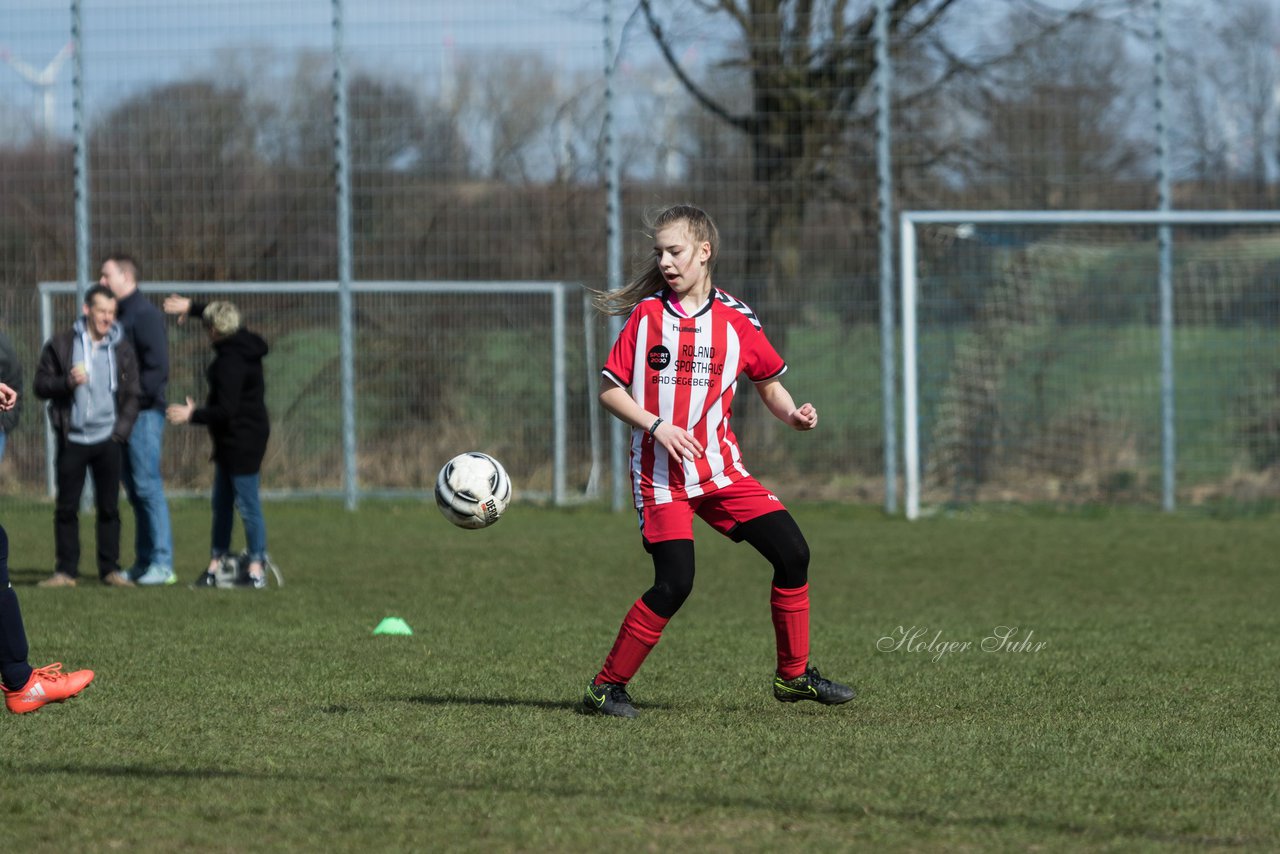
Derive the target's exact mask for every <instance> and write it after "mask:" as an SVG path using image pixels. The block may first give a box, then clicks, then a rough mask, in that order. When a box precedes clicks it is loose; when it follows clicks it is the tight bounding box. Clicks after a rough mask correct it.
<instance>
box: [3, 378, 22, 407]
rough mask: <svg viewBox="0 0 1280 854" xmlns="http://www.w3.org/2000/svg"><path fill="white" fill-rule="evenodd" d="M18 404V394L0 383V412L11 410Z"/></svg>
mask: <svg viewBox="0 0 1280 854" xmlns="http://www.w3.org/2000/svg"><path fill="white" fill-rule="evenodd" d="M17 402H18V392H17V391H15V390H14V389H12V388H10V387H9V386H7V385H5V384H4V383H0V412H7V411H8V410H10V409H13V407H14V405H15V404H16V403H17Z"/></svg>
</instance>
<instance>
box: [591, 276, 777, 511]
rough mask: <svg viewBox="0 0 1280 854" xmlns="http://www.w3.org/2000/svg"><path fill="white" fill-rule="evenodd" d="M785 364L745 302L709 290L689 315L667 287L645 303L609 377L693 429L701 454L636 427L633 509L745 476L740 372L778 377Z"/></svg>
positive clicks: (617, 348) (759, 378)
mask: <svg viewBox="0 0 1280 854" xmlns="http://www.w3.org/2000/svg"><path fill="white" fill-rule="evenodd" d="M786 369H787V364H786V362H784V361H783V360H782V357H781V356H779V355H778V352H777V351H776V350H774V349H773V345H772V344H770V343H769V339H768V338H766V337H765V334H764V331H763V330H762V329H761V328H760V321H759V320H757V319H756V316H755V313H754V312H753V311H752V310H751V309H750V308H748V307H747V305H746V304H745V303H743V302H742V301H741V300H739V299H737V298H736V297H732V296H730V295H729V294H727V293H725V292H724V291H721V290H717V289H714V288H713V289H712V291H711V298H710V299H709V300H707V304H706V305H704V306H703V307H702V308H701V309H699V310H698V312H697V313H696V314H694V315H692V316H690V317H685V316H683V315H680V314H676V313H675V312H674V311H673V310H672V309H671V307H670V306H669V305H668V304H667V300H666V292H665V291H664V292H663V293H661V294H658V295H655V296H651V297H648V298H647V299H644V300H641V301H640V303H639V304H638V305H637V306H636V307H635V308H634V309H633V310H632V312H631V316H630V317H628V318H627V322H626V324H625V325H624V326H623V329H622V333H621V334H620V335H619V336H618V340H617V341H615V342H614V344H613V349H612V350H611V351H610V352H609V359H608V361H607V362H605V366H604V371H603V374H604V376H606V377H608V378H609V379H610V380H612V381H613V382H615V383H617V384H618V385H619V386H622V387H623V388H630V391H631V397H632V399H634V400H635V402H636V403H638V404H640V405H641V406H642V407H644V408H645V409H646V410H648V411H649V412H656V413H657V414H658V415H659V416H661V417H662V418H663V419H665V420H666V421H668V422H670V423H672V424H674V425H676V426H677V427H683V428H684V429H686V430H688V431H689V432H690V433H692V434H693V435H694V436H695V437H696V438H697V440H698V441H699V442H701V443H702V447H703V448H704V449H705V453H704V454H703V457H702V459H698V460H685V459H679V458H677V457H673V456H671V454H669V453H667V451H666V449H665V448H663V447H662V446H661V445H659V444H657V443H656V442H655V441H654V439H653V437H652V436H650V435H649V434H648V433H647V432H646V431H645V430H641V429H635V430H632V432H631V485H632V491H633V493H634V497H635V503H636V507H644V506H646V505H653V504H666V503H668V502H671V501H683V500H686V499H689V498H694V497H696V496H699V495H704V494H706V493H708V492H713V491H715V490H717V489H723V488H724V487H726V486H728V485H729V484H731V483H734V482H736V481H738V480H741V479H742V478H744V477H747V475H748V472H747V469H746V467H745V466H744V465H743V464H742V454H741V453H740V452H739V450H738V439H737V437H736V436H734V435H733V429H732V428H731V427H730V426H729V415H730V412H731V410H732V406H733V395H734V392H735V390H736V389H737V384H738V375H739V374H745V375H746V377H747V379H749V380H751V381H752V382H764V381H765V380H770V379H773V378H774V377H777V376H781V375H782V373H783V372H785V371H786Z"/></svg>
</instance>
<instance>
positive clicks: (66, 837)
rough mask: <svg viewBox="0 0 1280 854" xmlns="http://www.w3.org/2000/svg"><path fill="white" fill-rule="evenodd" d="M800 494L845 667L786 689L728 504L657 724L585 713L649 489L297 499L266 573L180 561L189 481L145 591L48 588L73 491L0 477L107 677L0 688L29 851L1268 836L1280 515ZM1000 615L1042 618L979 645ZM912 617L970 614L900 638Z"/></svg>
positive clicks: (708, 545)
mask: <svg viewBox="0 0 1280 854" xmlns="http://www.w3.org/2000/svg"><path fill="white" fill-rule="evenodd" d="M793 509H794V512H795V515H796V516H797V518H798V519H799V521H800V523H801V525H802V526H803V527H804V528H805V529H806V532H807V534H808V536H809V539H810V541H811V545H812V548H813V556H814V560H813V565H812V570H811V581H812V590H813V597H814V598H813V603H814V606H813V647H814V662H815V664H817V665H818V666H819V667H821V668H822V669H823V670H824V672H825V673H827V674H828V675H831V676H834V677H837V678H840V679H843V680H848V681H850V682H852V683H853V684H855V685H856V687H857V688H858V689H859V692H860V696H859V697H858V699H857V700H855V701H854V702H852V703H850V704H848V705H846V706H843V707H839V708H824V707H818V706H816V705H808V704H806V705H797V706H790V705H787V706H784V705H782V704H779V703H776V702H775V701H774V700H773V699H772V697H771V696H770V693H769V690H768V684H769V675H770V672H771V670H772V664H773V661H772V656H773V642H772V633H771V632H772V630H771V626H770V622H769V611H768V605H767V597H768V574H767V571H766V570H765V569H764V567H763V563H762V561H761V560H760V559H759V558H757V557H756V556H755V554H754V553H753V552H752V551H751V550H750V549H749V548H748V547H747V546H745V545H743V546H735V545H733V544H732V543H729V542H727V541H725V540H722V539H720V538H718V537H716V536H714V535H712V534H710V532H709V531H708V530H707V529H705V528H703V529H701V530H700V531H699V536H700V539H699V569H698V581H697V585H696V589H695V591H694V595H693V596H692V597H691V599H690V600H689V602H688V603H687V604H686V606H685V609H684V610H683V611H682V612H681V613H680V614H679V615H678V616H677V617H676V619H675V620H674V621H673V622H672V624H671V626H670V627H669V629H668V631H667V633H666V635H665V636H664V638H663V641H662V643H661V644H660V645H659V646H658V648H657V649H656V651H655V652H654V654H653V655H652V656H651V657H650V659H649V661H648V663H647V664H646V665H645V667H644V669H643V670H642V671H641V672H640V674H639V675H638V676H637V678H636V679H635V680H634V681H633V683H632V686H631V688H632V695H633V696H634V697H635V699H636V702H637V704H638V705H639V707H640V708H641V717H640V718H639V719H637V720H634V721H623V720H614V719H600V718H593V717H585V716H582V715H579V714H577V713H576V706H577V703H578V702H579V699H580V697H581V694H582V690H583V686H584V685H585V682H586V680H587V679H588V678H589V677H590V676H591V675H592V674H593V673H594V672H595V670H596V669H597V668H598V666H599V664H600V660H601V658H602V656H603V655H604V653H605V652H606V651H607V649H608V647H609V645H610V643H611V642H612V640H613V636H614V633H615V632H616V630H617V626H618V622H619V621H620V619H621V617H622V615H623V613H624V612H625V611H626V609H627V608H628V606H629V605H630V604H631V602H632V601H633V600H634V598H635V597H636V596H637V595H638V594H639V593H640V592H641V591H642V590H643V589H644V587H645V586H647V584H648V582H649V579H650V578H651V574H650V568H649V566H648V564H647V559H646V558H645V557H644V555H643V553H642V551H641V550H640V547H639V544H638V542H637V538H636V534H635V531H634V529H633V522H632V518H631V516H630V514H621V515H613V514H609V513H606V512H604V511H602V510H598V509H595V508H583V509H578V510H566V511H554V510H548V509H540V508H535V507H529V506H523V505H516V506H515V507H514V508H513V510H512V511H511V512H510V514H509V517H508V518H506V519H504V520H503V521H502V522H501V523H500V524H499V525H497V526H496V527H494V528H492V529H490V530H488V531H483V532H464V531H459V530H454V529H452V528H450V527H448V526H447V525H446V524H445V523H444V522H443V521H442V520H441V519H440V518H439V517H438V515H437V514H436V512H435V510H434V509H433V508H431V507H429V506H424V505H417V504H381V503H372V502H371V503H368V504H366V505H365V506H364V507H363V509H362V510H361V511H359V512H358V513H357V514H355V515H349V514H347V513H345V512H344V511H343V510H342V509H341V508H340V507H339V506H337V505H336V504H322V503H283V504H272V505H269V506H268V508H267V515H268V522H269V525H270V534H271V542H272V552H273V555H274V556H275V557H276V559H277V560H278V562H279V563H280V564H281V565H282V568H283V570H284V571H285V573H286V579H287V582H288V584H287V586H286V587H284V588H282V589H275V588H273V589H271V590H269V591H266V592H264V593H254V592H247V591H201V592H196V591H191V590H188V589H186V588H185V582H186V581H189V580H190V579H191V578H192V577H194V575H195V574H196V570H197V569H198V568H199V567H200V566H202V564H203V561H204V554H205V551H204V547H203V543H204V540H205V535H206V531H207V515H206V509H205V507H204V506H203V505H202V504H201V503H196V502H191V503H185V502H176V503H175V517H174V518H175V529H176V531H177V534H178V542H179V559H180V563H181V566H182V568H183V573H182V574H183V576H184V578H183V580H184V585H183V586H176V587H173V588H168V589H163V590H137V591H128V590H108V589H104V588H100V587H98V586H96V585H92V584H90V585H86V586H84V587H81V588H78V589H75V590H40V589H37V588H35V587H34V586H31V585H32V584H33V583H34V582H35V581H36V580H38V579H39V578H40V577H43V575H44V574H45V573H46V572H47V571H48V569H49V567H50V566H51V562H52V555H51V547H50V545H49V539H50V537H49V535H50V533H51V532H50V530H49V529H50V528H51V524H52V522H51V519H50V518H49V516H51V510H50V509H49V508H47V507H30V506H26V507H17V508H11V509H6V511H5V519H4V522H5V525H6V526H7V528H8V529H9V532H10V536H11V539H12V558H11V566H12V567H13V575H14V579H15V581H14V583H15V587H17V588H18V592H19V596H20V597H21V601H22V607H23V611H24V616H25V618H26V624H27V629H28V633H29V634H30V636H31V644H32V659H33V661H34V662H35V663H39V664H43V663H47V662H49V661H53V660H61V661H63V662H65V663H66V665H67V666H68V667H92V668H93V669H94V670H96V671H97V674H98V676H97V679H96V681H95V682H94V684H93V685H91V686H90V687H89V689H88V690H87V691H86V693H85V695H84V696H82V697H79V698H76V699H75V700H73V701H71V702H69V703H67V704H65V705H62V706H54V707H50V708H46V709H44V710H42V711H40V712H39V713H37V714H32V715H24V716H20V717H19V716H7V717H5V718H3V730H0V733H2V734H0V744H3V749H0V779H3V780H4V784H3V786H0V813H2V814H3V815H5V816H6V822H5V823H6V830H7V833H6V837H5V841H4V844H3V845H4V848H5V850H13V851H23V852H32V851H36V852H39V851H53V850H59V851H113V850H120V851H142V852H151V851H157V852H158V851H180V850H192V851H278V850H294V851H312V850H330V851H410V850H475V851H481V850H483V851H493V850H499V851H509V850H522V851H541V850H582V849H587V848H602V849H614V848H621V849H624V850H625V849H640V850H654V851H661V850H693V851H699V850H720V851H743V850H751V851H777V850H796V851H799V850H853V849H857V850H868V851H955V850H968V851H1007V850H1019V851H1022V850H1036V851H1077V850H1102V851H1125V852H1128V851H1182V850H1186V851H1190V850H1196V851H1203V850H1226V849H1233V850H1234V849H1246V850H1250V849H1251V850H1267V849H1274V847H1275V845H1276V844H1277V836H1278V835H1280V819H1277V816H1280V802H1278V801H1280V794H1278V791H1277V786H1276V782H1275V780H1276V777H1275V769H1276V768H1277V767H1280V748H1278V747H1277V745H1280V732H1277V730H1278V728H1280V724H1278V723H1277V721H1280V703H1278V702H1277V699H1276V691H1275V674H1276V665H1277V663H1278V661H1280V643H1278V641H1277V628H1280V626H1278V625H1277V620H1276V618H1275V598H1274V592H1273V591H1274V590H1275V556H1276V554H1277V553H1280V526H1277V525H1276V520H1275V518H1253V519H1227V520H1215V519H1207V518H1185V517H1183V518H1166V517H1162V516H1158V515H1154V514H1144V513H1138V512H1126V513H1116V512H1111V513H1104V514H1100V515H1098V516H1097V517H1094V518H1086V517H1083V516H1052V515H1036V514H1021V515H1015V514H1012V513H1003V514H1002V513H988V514H983V515H982V516H980V517H979V516H969V517H964V518H936V519H931V520H928V521H924V522H918V523H914V524H907V523H905V522H902V521H898V520H890V519H885V518H882V517H881V516H880V515H879V514H878V513H876V512H873V511H869V510H866V509H850V508H848V507H840V506H835V505H798V506H796V507H795V508H793ZM126 515H127V511H126ZM85 527H86V531H85V533H86V535H88V534H89V531H88V528H89V526H88V525H86V526H85ZM89 540H91V537H89ZM390 615H394V616H400V617H403V618H404V619H405V620H406V621H407V622H408V623H409V624H410V625H411V626H412V627H413V629H414V632H415V634H414V635H413V636H412V637H383V636H379V637H375V636H373V635H372V634H371V630H372V628H373V627H374V626H375V625H376V624H377V622H378V621H379V620H381V619H382V618H383V617H386V616H390ZM998 626H1016V627H1018V632H1019V637H1024V636H1025V635H1027V634H1028V633H1032V639H1033V641H1040V642H1044V643H1045V644H1046V646H1044V647H1043V648H1042V649H1041V650H1040V651H1038V652H1021V653H1012V652H988V651H982V650H981V649H980V648H978V646H979V645H980V644H981V641H982V639H983V638H984V637H987V636H990V635H992V633H993V631H994V630H995V628H996V627H998ZM899 627H902V628H903V629H904V630H910V629H911V627H917V628H922V629H924V630H925V631H926V632H927V636H926V637H922V640H924V639H928V638H932V637H934V635H935V633H937V632H941V635H942V640H953V641H957V642H963V641H969V642H971V643H973V644H974V645H975V646H974V648H971V649H970V650H968V651H964V652H960V651H957V652H955V653H953V654H950V655H946V656H943V657H942V658H941V659H940V660H937V661H935V660H934V654H932V653H930V652H928V651H922V650H917V651H913V652H909V651H907V650H904V649H899V650H896V651H895V650H888V651H885V650H881V649H878V648H877V642H878V641H879V640H880V639H881V638H883V637H886V636H890V637H892V636H894V635H895V634H896V632H897V631H898V629H899Z"/></svg>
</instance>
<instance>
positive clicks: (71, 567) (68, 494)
mask: <svg viewBox="0 0 1280 854" xmlns="http://www.w3.org/2000/svg"><path fill="white" fill-rule="evenodd" d="M120 448H121V445H120V443H119V442H114V441H112V440H111V439H108V440H107V441H105V442H99V443H98V444H96V445H77V444H76V443H75V442H68V441H66V440H63V441H62V443H61V444H60V446H59V447H58V499H57V503H56V508H55V510H54V514H53V539H54V550H55V553H56V556H57V564H56V566H55V569H56V570H57V571H58V572H65V573H66V574H67V575H70V576H71V577H72V578H74V577H76V576H77V575H79V573H80V519H79V518H78V515H77V514H78V513H79V511H80V496H81V494H82V493H83V492H84V476H85V472H89V474H91V475H92V477H93V497H94V503H95V504H96V505H97V511H98V524H97V535H98V577H99V578H105V577H106V576H107V575H109V574H110V573H112V572H115V571H117V570H118V569H120Z"/></svg>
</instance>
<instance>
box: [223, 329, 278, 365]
mask: <svg viewBox="0 0 1280 854" xmlns="http://www.w3.org/2000/svg"><path fill="white" fill-rule="evenodd" d="M213 348H214V349H215V350H217V351H218V352H219V353H226V354H233V353H234V354H235V355H238V356H239V357H240V358H242V359H244V360H245V361H246V362H261V361H262V359H263V357H264V356H266V355H267V351H268V350H269V349H270V348H268V347H267V342H266V341H264V340H263V338H262V336H261V335H258V334H257V333H256V332H250V331H249V330H248V329H243V328H241V329H237V330H236V331H235V332H233V333H231V334H230V335H228V336H227V337H226V338H222V339H220V340H218V341H214V342H213Z"/></svg>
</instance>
